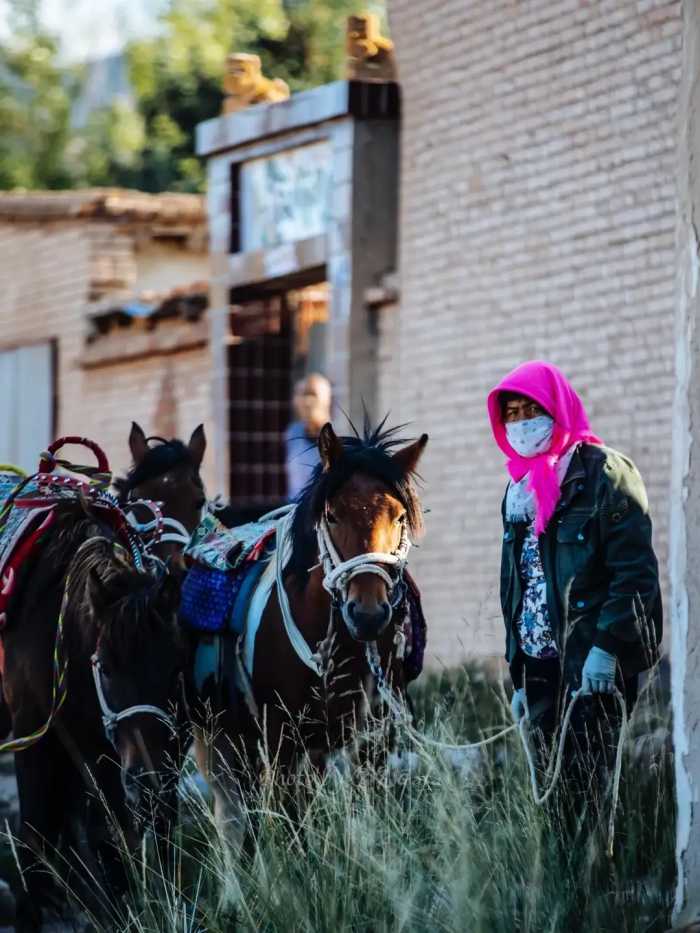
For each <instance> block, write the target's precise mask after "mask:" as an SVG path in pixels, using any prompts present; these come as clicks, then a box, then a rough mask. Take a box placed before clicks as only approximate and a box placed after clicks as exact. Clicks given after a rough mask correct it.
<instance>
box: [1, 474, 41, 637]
mask: <svg viewBox="0 0 700 933" xmlns="http://www.w3.org/2000/svg"><path fill="white" fill-rule="evenodd" d="M23 481H24V478H23V477H22V476H20V475H19V474H17V473H9V472H2V473H0V514H2V511H3V509H4V508H5V506H6V505H7V504H8V500H9V499H10V496H12V495H13V494H14V493H15V492H16V491H17V489H18V487H19V485H20V483H22V482H23ZM37 491H38V487H37V485H36V483H34V482H33V481H30V482H29V483H27V484H26V485H25V486H24V488H23V489H22V490H21V493H22V497H23V499H24V498H25V497H26V501H27V505H26V507H22V508H20V507H18V506H11V507H10V509H9V511H8V512H7V513H6V514H5V516H4V518H3V520H2V524H1V525H0V630H2V628H3V627H4V625H5V623H6V620H7V617H6V609H7V604H8V603H9V601H10V597H11V596H12V592H13V589H14V583H15V579H16V575H17V571H18V570H19V568H20V566H21V565H22V563H23V562H24V561H25V560H26V559H27V558H28V557H29V556H30V554H31V552H32V551H33V550H34V547H35V545H36V544H37V542H38V541H39V539H40V538H41V536H42V534H43V533H44V532H45V531H46V529H47V528H48V527H49V525H50V524H51V522H52V520H53V507H52V506H51V505H47V504H45V503H40V502H38V501H36V500H34V499H33V498H32V497H33V496H34V495H35V494H36V493H37Z"/></svg>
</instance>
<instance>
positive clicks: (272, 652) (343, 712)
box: [196, 424, 428, 845]
mask: <svg viewBox="0 0 700 933" xmlns="http://www.w3.org/2000/svg"><path fill="white" fill-rule="evenodd" d="M381 427H382V426H380V429H377V430H375V431H372V430H370V428H369V427H368V426H366V427H365V431H364V434H363V436H362V437H360V436H354V437H345V438H342V439H341V438H338V437H337V436H336V435H335V433H334V431H333V428H332V427H331V425H330V424H327V425H326V426H325V427H324V428H323V429H322V430H321V433H320V436H319V442H318V443H319V450H320V455H321V465H320V466H319V467H318V468H317V470H316V472H315V474H314V476H313V478H312V480H311V481H310V483H309V485H308V487H307V488H306V490H305V491H304V492H303V494H302V496H301V499H300V501H299V503H298V504H297V506H296V509H295V512H294V514H293V517H292V518H291V519H288V520H287V521H288V522H289V524H288V525H287V530H288V532H289V537H288V541H287V543H286V545H285V541H280V540H279V538H280V537H281V536H282V535H283V532H282V531H280V530H278V535H277V537H278V540H277V542H276V546H277V548H280V547H285V546H286V547H287V550H288V560H286V561H285V567H284V572H283V574H282V588H283V590H284V592H285V593H286V595H287V598H288V604H289V609H290V611H291V617H292V618H293V620H294V625H295V627H296V629H297V632H298V633H299V634H300V636H301V640H302V642H303V644H300V649H299V651H297V650H295V647H294V646H293V644H292V641H291V640H290V636H289V634H288V631H289V626H285V621H284V616H283V611H282V609H281V605H280V592H279V590H278V588H277V586H274V587H273V588H272V591H271V594H270V598H269V599H268V601H267V604H266V607H265V609H264V612H263V614H262V619H261V623H260V627H259V629H258V632H257V636H256V638H255V644H254V662H253V671H252V694H253V698H254V701H255V704H256V705H257V710H258V715H257V717H254V716H253V715H252V714H251V713H249V712H248V708H247V707H246V705H245V704H244V703H243V702H242V701H241V702H240V703H238V704H237V705H236V706H235V708H231V707H228V708H223V709H215V710H214V712H215V714H216V730H215V731H214V732H213V735H212V736H209V737H207V735H206V731H204V730H203V731H202V732H201V733H200V734H199V736H198V738H197V742H196V747H197V757H198V761H199V764H200V768H201V769H202V770H203V771H204V772H205V773H206V774H208V776H209V779H210V781H211V785H212V789H213V791H214V795H215V802H216V811H217V818H218V819H219V820H220V822H221V826H222V829H223V830H225V831H226V832H227V834H228V835H229V839H230V842H231V843H233V844H234V845H239V844H240V842H241V840H242V836H243V825H242V816H241V805H242V800H241V786H242V785H244V784H245V777H244V775H243V772H245V771H248V773H250V771H251V770H252V771H254V770H255V768H256V766H259V765H260V752H259V749H260V747H261V746H262V747H263V748H264V749H265V750H266V754H267V756H268V757H269V760H270V761H271V762H274V764H275V766H276V768H278V769H282V770H284V769H289V768H293V767H294V766H295V765H296V763H297V762H298V761H299V758H300V755H301V754H302V753H303V752H305V753H307V754H308V755H309V757H310V758H311V760H312V761H315V762H317V763H318V764H319V765H320V766H321V767H322V766H323V762H324V761H325V759H326V757H327V755H328V753H329V752H332V751H333V750H335V749H338V748H340V747H342V746H343V745H344V744H345V743H346V742H347V740H348V738H349V737H350V736H351V735H352V734H353V732H354V730H355V729H357V727H358V726H361V725H362V723H363V721H364V720H365V719H366V712H367V711H366V697H367V696H368V694H369V695H370V696H371V695H372V692H373V686H376V680H375V675H376V673H377V668H376V667H375V669H374V671H373V670H372V667H371V664H370V663H369V660H368V659H369V654H368V645H376V649H377V654H376V655H375V658H376V659H377V660H378V662H379V664H380V668H381V673H382V674H384V675H385V677H386V682H387V684H390V689H391V690H393V691H394V692H395V693H396V692H401V691H402V690H403V689H404V686H405V682H404V681H405V679H404V672H403V664H402V662H401V660H400V654H401V652H400V650H399V649H400V645H401V644H402V640H403V624H404V618H405V613H406V586H405V581H404V579H403V569H404V563H405V556H406V553H407V550H408V540H409V536H410V537H415V536H416V535H417V534H418V533H419V532H420V531H421V528H422V515H421V508H420V503H419V500H418V497H417V494H416V491H415V487H414V484H413V478H414V476H415V473H416V468H417V465H418V461H419V459H420V456H421V454H422V453H423V450H424V449H425V446H426V444H427V441H428V437H427V435H425V434H424V435H423V436H422V437H421V438H420V439H419V440H417V441H415V442H414V443H411V444H408V445H407V446H403V447H401V448H400V449H397V448H398V445H399V443H400V442H397V441H396V440H394V438H395V432H394V431H384V432H382V430H381ZM329 550H330V551H331V553H332V554H333V558H332V559H331V557H330V556H329ZM320 551H321V552H323V553H319V552H320ZM272 560H273V561H274V560H275V558H274V556H273V558H272ZM263 579H264V578H263ZM329 591H330V592H329ZM282 601H283V602H284V596H283V597H282ZM314 654H315V657H313V655H314ZM302 655H304V656H305V657H306V661H305V660H303V659H302ZM373 682H374V684H373ZM385 699H386V696H385ZM251 765H252V768H251Z"/></svg>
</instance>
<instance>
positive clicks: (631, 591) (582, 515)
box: [501, 444, 662, 685]
mask: <svg viewBox="0 0 700 933" xmlns="http://www.w3.org/2000/svg"><path fill="white" fill-rule="evenodd" d="M502 511H503V516H504V519H503V526H504V534H503V553H502V559H501V605H502V608H503V618H504V621H505V625H506V658H507V660H508V662H509V663H510V664H511V665H512V663H513V660H514V658H515V656H516V652H517V649H518V637H517V633H516V625H515V622H516V619H517V618H518V615H519V613H520V605H521V600H522V585H521V578H520V573H519V565H520V554H521V551H522V543H523V539H524V536H525V530H526V525H525V523H524V522H517V523H516V522H508V521H507V520H506V519H505V499H504V501H503V510H502ZM540 553H541V556H542V566H543V569H544V575H545V579H546V581H547V604H548V609H549V618H550V622H551V625H552V628H553V631H554V637H555V639H556V641H557V644H558V646H559V655H560V657H562V658H563V659H564V662H563V663H564V673H565V677H566V679H567V681H568V682H569V683H570V684H572V685H573V684H579V683H580V679H581V668H582V667H583V662H584V661H585V659H586V655H587V654H588V652H589V650H590V648H591V646H592V645H598V647H600V648H603V649H605V651H609V652H611V653H612V654H615V655H616V656H617V658H618V661H619V663H620V668H621V671H622V676H623V677H624V678H625V679H627V678H630V677H633V676H634V675H635V674H638V673H639V672H640V671H643V670H646V669H647V668H649V667H651V665H652V664H653V663H654V662H655V661H656V660H657V658H658V650H659V645H660V641H661V631H662V610H661V595H660V590H659V571H658V563H657V560H656V555H655V554H654V550H653V548H652V544H651V519H650V518H649V508H648V502H647V495H646V491H645V489H644V483H643V482H642V478H641V476H640V475H639V472H638V471H637V468H636V467H635V465H634V464H633V463H632V461H631V460H628V459H627V458H626V457H623V456H622V454H619V453H617V451H614V450H611V449H610V448H607V447H596V446H593V445H590V444H583V445H581V447H579V448H578V450H577V451H576V453H575V454H574V456H573V458H572V460H571V464H570V466H569V470H568V472H567V474H566V478H565V480H564V482H563V483H562V488H561V498H560V501H559V505H558V506H557V510H556V512H555V513H554V516H553V517H552V519H551V520H550V523H549V526H548V527H547V529H546V531H545V533H544V534H543V535H540ZM515 677H516V675H515V673H514V679H515Z"/></svg>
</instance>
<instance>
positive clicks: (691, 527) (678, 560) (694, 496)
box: [670, 0, 700, 924]
mask: <svg viewBox="0 0 700 933" xmlns="http://www.w3.org/2000/svg"><path fill="white" fill-rule="evenodd" d="M683 17H684V42H683V72H682V77H681V86H680V98H679V109H678V125H679V159H678V239H677V250H678V254H677V255H678V262H677V286H676V297H677V301H676V326H675V334H674V338H675V347H676V398H675V404H674V410H673V452H672V479H671V522H670V574H671V596H672V600H671V613H670V615H671V628H672V632H671V663H672V693H673V719H674V745H675V762H676V793H677V800H678V823H677V838H676V854H677V861H678V882H677V889H676V901H675V910H674V919H675V922H676V923H679V924H681V923H689V922H691V921H693V920H698V919H700V446H699V444H698V442H699V441H700V435H698V436H695V432H696V431H699V430H700V340H699V334H698V319H699V317H700V242H699V240H698V235H699V231H700V4H698V3H697V2H696V0H686V2H684V3H683Z"/></svg>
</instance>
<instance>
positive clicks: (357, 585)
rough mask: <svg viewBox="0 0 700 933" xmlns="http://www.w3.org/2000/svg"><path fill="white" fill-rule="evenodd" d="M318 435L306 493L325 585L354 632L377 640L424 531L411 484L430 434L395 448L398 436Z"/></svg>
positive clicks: (359, 637) (327, 429)
mask: <svg viewBox="0 0 700 933" xmlns="http://www.w3.org/2000/svg"><path fill="white" fill-rule="evenodd" d="M382 429H383V423H382V425H380V427H379V428H378V429H377V430H375V431H370V429H369V427H367V426H366V428H365V432H364V436H363V437H359V436H355V437H345V438H339V437H338V436H337V435H336V434H335V432H334V430H333V428H332V427H331V425H330V424H326V425H325V426H324V427H323V428H322V429H321V432H320V434H319V439H318V446H319V452H320V458H321V466H320V468H319V469H318V470H317V473H316V475H315V476H314V478H313V479H312V481H311V483H310V485H309V488H308V489H307V490H306V492H305V494H304V495H303V496H302V503H301V504H300V505H301V514H302V515H303V512H304V501H303V500H304V499H306V500H307V501H306V511H307V512H310V514H311V516H312V521H313V523H314V526H315V529H316V535H317V545H318V553H319V558H320V561H321V564H322V567H323V570H324V583H323V585H324V587H325V588H326V589H327V590H328V592H329V593H330V594H331V598H332V600H333V602H334V604H335V606H336V607H337V608H338V609H339V610H340V611H341V614H342V618H343V621H344V622H345V625H346V626H347V629H348V632H349V633H350V635H351V636H352V637H353V638H354V639H355V640H357V641H362V642H367V641H375V640H376V639H377V638H378V637H379V636H380V635H381V634H382V632H384V630H385V629H386V627H387V625H388V624H389V622H390V621H391V618H392V614H393V610H394V608H395V607H396V606H397V605H398V604H399V603H400V602H401V600H402V598H403V595H404V592H405V590H404V583H403V570H404V566H405V563H406V558H407V555H408V548H409V544H410V539H411V538H413V537H415V536H416V535H417V534H418V533H419V532H420V530H421V528H422V520H421V509H420V503H419V501H418V497H417V494H416V491H415V487H414V483H413V479H414V477H415V475H416V469H417V466H418V461H419V460H420V457H421V455H422V453H423V451H424V450H425V446H426V444H427V442H428V435H427V434H423V435H422V436H421V437H420V438H419V439H418V440H416V441H414V442H413V443H410V444H408V445H406V446H403V447H400V448H398V449H397V447H398V444H399V443H400V442H397V441H396V440H394V435H395V431H382Z"/></svg>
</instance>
